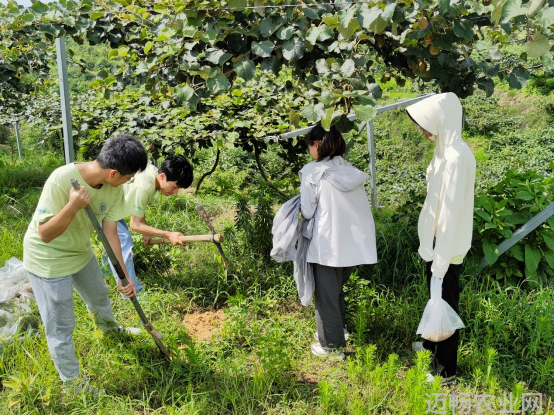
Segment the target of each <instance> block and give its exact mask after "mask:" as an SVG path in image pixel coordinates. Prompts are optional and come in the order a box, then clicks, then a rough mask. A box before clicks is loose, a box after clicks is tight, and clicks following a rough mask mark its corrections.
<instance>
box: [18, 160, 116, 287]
mask: <svg viewBox="0 0 554 416" xmlns="http://www.w3.org/2000/svg"><path fill="white" fill-rule="evenodd" d="M71 178H76V179H77V180H78V181H79V183H80V184H81V186H84V187H85V188H87V191H88V193H89V194H90V206H91V207H92V210H93V211H94V213H95V214H96V219H97V220H98V221H99V222H101V221H118V220H120V219H122V218H124V217H125V211H126V209H125V201H124V197H123V188H122V187H113V186H110V185H108V184H107V183H105V184H103V185H102V187H101V188H100V189H94V188H91V187H90V186H89V185H87V183H86V182H85V181H84V180H83V178H82V177H81V175H80V174H79V170H78V169H77V168H76V167H75V164H74V163H71V164H69V165H65V166H62V167H59V168H58V169H56V170H55V171H54V172H52V174H51V175H50V177H49V178H48V180H47V181H46V183H45V184H44V189H43V190H42V193H41V195H40V199H39V201H38V204H37V208H36V210H35V213H34V215H33V218H32V220H31V223H30V224H29V228H27V232H26V233H25V237H24V239H23V266H24V267H25V269H26V270H27V271H29V272H31V273H33V274H35V275H37V276H40V277H49V278H54V277H62V276H68V275H70V274H73V273H76V272H78V271H79V270H81V269H82V268H83V267H85V266H86V265H87V263H88V262H89V261H90V259H91V258H92V256H93V255H94V254H93V252H92V248H91V243H90V236H91V234H92V233H93V232H94V227H93V226H92V224H91V222H90V220H89V219H88V217H87V214H86V212H85V209H81V210H80V211H79V212H78V213H77V215H75V218H73V221H71V223H70V224H69V226H68V227H67V229H66V230H65V231H64V232H63V233H62V234H61V235H60V236H58V237H56V238H55V239H54V240H52V241H50V242H49V243H45V242H44V241H42V240H41V239H40V238H39V236H38V225H39V223H41V222H45V221H46V220H48V219H49V218H52V217H53V216H54V215H56V214H57V213H58V212H60V211H61V210H62V209H63V207H64V206H65V205H66V204H67V202H68V201H69V191H70V189H71V188H72V186H71V183H70V182H69V180H70V179H71Z"/></svg>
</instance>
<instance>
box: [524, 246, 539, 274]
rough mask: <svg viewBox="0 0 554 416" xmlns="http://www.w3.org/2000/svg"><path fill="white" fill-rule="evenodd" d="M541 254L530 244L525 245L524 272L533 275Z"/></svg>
mask: <svg viewBox="0 0 554 416" xmlns="http://www.w3.org/2000/svg"><path fill="white" fill-rule="evenodd" d="M540 261H541V252H540V250H539V249H538V248H536V247H534V246H532V245H531V244H526V245H525V271H526V272H531V273H534V272H536V271H537V268H538V267H539V263H540Z"/></svg>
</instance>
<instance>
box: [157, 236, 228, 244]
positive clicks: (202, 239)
mask: <svg viewBox="0 0 554 416" xmlns="http://www.w3.org/2000/svg"><path fill="white" fill-rule="evenodd" d="M181 241H182V242H183V243H223V242H224V241H225V238H224V237H223V236H222V235H221V234H205V235H185V236H183V237H181ZM149 243H150V244H152V245H154V244H171V241H169V240H168V239H167V238H151V239H150V241H149Z"/></svg>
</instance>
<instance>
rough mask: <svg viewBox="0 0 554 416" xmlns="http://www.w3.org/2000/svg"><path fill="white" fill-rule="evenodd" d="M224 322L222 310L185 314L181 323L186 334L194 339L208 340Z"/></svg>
mask: <svg viewBox="0 0 554 416" xmlns="http://www.w3.org/2000/svg"><path fill="white" fill-rule="evenodd" d="M224 321H225V314H224V313H223V309H219V310H217V311H204V312H192V313H189V314H187V315H186V316H185V317H184V318H183V321H182V322H181V324H182V325H184V326H185V327H186V328H187V331H188V333H189V334H190V335H191V336H192V337H194V338H195V339H197V340H199V341H202V340H210V339H211V338H212V336H213V335H215V334H217V333H218V332H219V330H220V329H221V325H222V324H223V322H224Z"/></svg>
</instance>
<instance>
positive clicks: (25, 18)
mask: <svg viewBox="0 0 554 416" xmlns="http://www.w3.org/2000/svg"><path fill="white" fill-rule="evenodd" d="M21 20H23V23H25V24H26V25H28V24H31V23H33V22H34V21H35V16H34V15H32V14H25V15H23V17H22V18H21Z"/></svg>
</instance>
